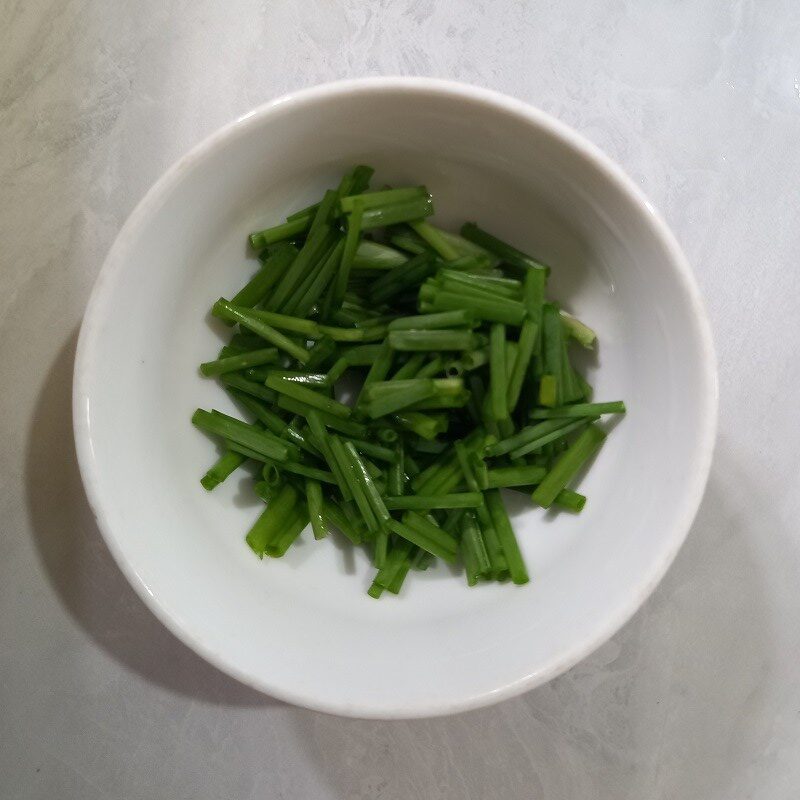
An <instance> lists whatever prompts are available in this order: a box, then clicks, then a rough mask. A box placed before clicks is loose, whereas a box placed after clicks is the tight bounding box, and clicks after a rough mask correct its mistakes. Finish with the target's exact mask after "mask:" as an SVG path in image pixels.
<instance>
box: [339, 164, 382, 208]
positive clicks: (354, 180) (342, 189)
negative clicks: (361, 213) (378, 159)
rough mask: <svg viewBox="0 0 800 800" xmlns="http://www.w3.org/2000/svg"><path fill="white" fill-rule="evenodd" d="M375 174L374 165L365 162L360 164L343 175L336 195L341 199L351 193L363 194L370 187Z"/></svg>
mask: <svg viewBox="0 0 800 800" xmlns="http://www.w3.org/2000/svg"><path fill="white" fill-rule="evenodd" d="M374 174H375V170H374V169H373V168H372V167H368V166H367V165H365V164H358V165H357V166H355V167H353V169H352V170H350V172H348V173H347V174H346V175H344V176H343V177H342V180H341V181H340V182H339V187H338V189H337V190H336V196H337V197H338V198H339V199H340V200H341V199H342V198H344V197H347V196H348V195H351V194H356V195H357V194H361V193H362V192H366V190H367V189H368V188H369V182H370V178H372V176H373V175H374Z"/></svg>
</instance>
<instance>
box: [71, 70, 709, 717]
mask: <svg viewBox="0 0 800 800" xmlns="http://www.w3.org/2000/svg"><path fill="white" fill-rule="evenodd" d="M383 92H401V93H407V94H419V95H422V96H425V95H428V96H447V97H449V98H456V99H460V100H463V101H466V102H470V103H475V104H479V105H482V106H488V107H490V108H491V109H492V110H494V111H496V112H501V113H505V114H508V115H511V116H514V117H516V118H517V119H520V120H521V121H524V122H526V123H527V124H529V125H531V126H533V127H536V128H539V129H541V130H542V131H543V132H544V133H545V134H548V135H550V136H552V137H554V138H556V139H558V140H560V141H561V142H562V143H564V144H566V145H567V146H568V147H569V148H570V150H571V151H572V152H573V153H574V154H575V155H577V156H578V157H580V158H584V159H586V160H587V161H589V162H591V163H592V164H593V165H594V166H595V167H596V168H598V169H599V170H600V171H601V173H602V174H603V176H604V178H605V179H606V180H608V181H609V182H611V183H612V184H614V185H615V186H616V188H617V189H618V190H619V191H620V192H621V193H622V194H623V195H624V196H626V197H627V198H628V199H629V200H630V201H631V204H632V205H633V206H635V207H636V208H638V210H639V211H640V212H641V213H642V216H643V217H644V218H645V219H647V220H649V223H650V226H651V229H652V233H653V235H654V237H655V238H656V239H657V240H658V241H659V243H660V244H661V245H662V246H663V248H664V250H665V252H666V253H667V255H668V260H669V264H670V267H671V269H672V272H673V276H674V278H675V279H676V280H677V281H678V283H679V284H680V288H681V289H682V291H683V292H684V295H685V296H686V297H687V299H688V302H689V305H690V310H691V314H692V317H693V319H694V322H695V324H696V329H697V333H698V344H699V353H698V356H699V361H700V366H701V370H702V372H701V377H702V381H703V382H704V384H705V386H706V391H705V392H703V396H702V397H701V398H700V400H699V409H698V411H699V425H700V431H701V434H700V436H699V437H698V439H697V444H696V458H695V459H694V462H693V464H692V466H691V477H690V480H689V481H688V489H687V491H686V494H685V496H684V499H683V504H682V509H681V514H680V516H679V518H678V522H677V523H676V524H675V525H674V526H673V528H672V531H671V535H670V537H671V538H670V541H669V547H666V548H665V549H664V550H663V554H662V556H661V558H660V560H657V561H654V563H653V564H651V565H650V568H649V570H648V571H647V572H645V573H643V574H642V576H641V578H640V579H639V580H638V582H637V583H636V584H635V585H634V586H632V587H631V592H630V598H629V600H628V601H627V603H625V604H623V605H622V607H621V608H619V609H617V610H616V613H614V614H611V615H609V616H608V617H607V618H606V619H605V620H604V622H603V623H600V624H598V625H597V626H596V628H595V630H594V635H593V636H592V637H590V638H586V639H584V640H582V641H580V642H576V643H575V644H574V645H573V646H572V648H571V649H570V650H568V651H562V652H560V653H555V654H554V655H553V657H552V659H551V660H550V661H549V663H547V664H546V665H545V666H543V667H541V668H539V669H537V670H536V671H535V672H533V673H531V674H528V675H524V676H521V677H519V678H518V679H516V680H514V681H512V682H510V683H507V684H505V685H503V686H499V687H497V688H496V689H494V690H491V691H488V692H483V693H479V694H475V695H470V696H466V697H463V698H460V699H458V700H452V699H447V700H440V701H439V700H437V701H434V702H431V701H430V698H428V699H426V701H425V702H424V704H422V703H420V704H418V705H410V704H408V703H406V704H402V705H391V703H389V704H387V705H382V706H381V707H380V708H378V709H376V708H372V707H370V706H367V705H358V704H354V703H353V702H352V701H349V700H347V699H343V698H340V699H338V700H337V699H336V698H335V697H334V698H320V697H316V696H309V695H307V694H304V693H303V692H300V691H295V690H294V689H292V688H286V687H283V686H280V685H275V684H273V683H272V682H270V680H268V679H264V678H263V677H262V676H260V675H256V674H253V673H251V672H249V671H247V670H243V669H240V668H239V667H238V666H237V665H236V663H234V661H233V660H229V659H228V658H226V656H225V654H223V653H219V652H217V651H216V650H214V649H213V648H211V647H210V646H208V645H207V644H206V643H205V642H204V641H203V640H202V639H201V638H199V637H198V636H197V635H196V634H194V633H192V632H190V631H188V630H187V629H186V628H184V627H183V624H182V622H181V621H180V620H179V619H178V618H176V617H175V616H173V615H172V613H171V612H170V611H169V609H167V608H165V607H164V606H163V605H162V604H161V603H160V601H159V599H158V597H157V596H156V595H155V594H154V593H153V592H152V591H151V589H150V588H149V587H148V586H147V584H146V583H145V582H144V580H143V579H142V578H141V576H140V575H139V574H138V573H137V572H136V570H135V568H134V566H133V564H132V563H131V561H129V559H128V557H127V555H126V552H125V547H124V544H123V542H122V540H120V539H118V538H117V536H116V535H115V533H114V531H112V529H111V526H110V524H109V522H108V518H107V515H106V512H105V507H106V504H107V503H108V502H109V501H108V500H107V499H104V497H103V496H102V495H101V492H100V489H99V483H98V480H97V476H96V473H95V470H96V465H95V461H94V454H93V450H92V443H91V436H90V424H89V420H90V406H89V403H90V392H89V390H90V385H91V380H92V375H93V372H94V370H95V368H96V360H95V358H94V354H95V351H96V348H97V342H98V336H99V333H100V327H101V326H100V318H101V316H102V313H103V310H104V308H105V306H106V303H107V299H108V291H109V285H110V282H111V281H110V279H111V277H112V275H114V274H116V272H117V271H118V270H119V269H121V268H122V263H123V261H124V256H125V252H126V250H127V249H128V247H129V246H130V243H131V242H132V241H133V240H135V238H136V236H137V234H138V231H139V229H140V227H141V225H142V223H143V222H144V221H145V220H146V219H147V217H148V216H149V215H150V214H151V213H152V212H154V211H155V210H157V208H158V206H159V205H160V204H161V201H162V198H163V197H164V196H165V195H166V194H168V193H169V191H170V190H171V189H172V187H173V186H174V185H176V184H177V183H179V182H180V181H181V180H182V178H183V176H184V175H185V174H186V173H187V172H189V171H191V170H192V169H193V167H194V165H195V164H196V163H198V162H200V161H202V160H204V159H206V158H208V157H209V156H211V155H212V154H214V153H215V152H216V151H218V150H219V149H221V148H223V147H225V146H226V145H227V144H228V143H229V142H230V141H231V140H233V139H235V138H236V136H237V134H238V133H239V132H241V131H243V130H244V129H245V128H247V127H249V126H250V125H252V124H253V123H255V122H260V121H262V120H264V119H266V118H267V117H269V116H270V115H272V114H274V113H275V112H276V111H278V110H282V109H285V108H287V107H295V108H299V107H303V106H310V105H313V104H315V103H317V102H319V101H325V100H330V99H332V98H335V97H337V96H343V95H358V94H374V93H383ZM718 391H719V390H718V379H717V367H716V357H715V353H714V345H713V340H712V335H711V326H710V323H709V320H708V317H707V315H706V311H705V308H704V305H703V301H702V299H701V296H700V291H699V289H698V287H697V284H696V282H695V278H694V275H693V273H692V270H691V268H690V266H689V264H688V262H687V260H686V258H685V256H684V254H683V252H682V250H681V248H680V246H679V244H678V242H677V240H676V238H675V236H674V235H673V234H672V232H671V231H670V229H669V228H668V226H667V224H666V223H665V221H664V220H663V218H662V217H661V215H660V214H659V213H658V212H657V211H656V209H655V208H654V206H653V205H652V203H650V201H649V200H648V199H647V197H646V196H645V195H644V193H643V192H642V191H641V190H640V189H639V187H638V186H636V185H635V184H634V182H633V180H632V179H631V178H630V177H628V176H627V175H626V174H625V173H624V172H623V170H622V169H621V167H619V166H618V165H617V164H615V163H614V162H613V161H612V160H611V159H610V158H609V157H608V156H607V155H606V154H605V153H604V152H603V151H602V150H600V148H599V147H597V146H596V145H594V144H592V143H591V142H590V141H588V140H587V139H585V138H584V137H583V136H582V135H580V134H579V133H577V132H576V131H574V130H573V129H572V128H570V127H569V126H568V125H567V124H565V123H563V122H561V121H560V120H558V119H556V118H554V117H552V116H550V115H549V114H547V113H545V112H544V111H541V110H539V109H538V108H536V107H534V106H532V105H529V104H528V103H525V102H523V101H522V100H518V99H516V98H513V97H509V96H508V95H505V94H502V93H500V92H497V91H494V90H490V89H485V88H480V87H476V86H472V85H470V84H465V83H460V82H457V81H450V80H442V79H438V78H424V77H371V78H357V79H349V80H340V81H333V82H329V83H323V84H319V85H316V86H312V87H309V88H304V89H300V90H298V91H293V92H289V93H287V94H284V95H281V96H280V97H277V98H275V99H273V100H271V101H269V102H266V103H264V104H262V105H260V106H258V107H256V108H254V109H253V110H251V111H249V112H247V113H246V114H243V115H242V116H240V117H238V118H237V119H235V120H233V121H232V122H229V123H228V124H226V125H224V126H222V127H221V128H219V129H217V130H216V131H215V132H213V133H212V134H210V135H209V136H208V137H206V138H205V139H203V140H202V141H201V142H199V143H198V144H196V145H195V146H194V147H192V148H191V149H190V150H189V151H188V153H186V154H185V155H184V156H182V157H181V158H179V159H178V160H177V161H176V162H175V163H174V164H173V165H172V166H171V167H169V168H168V169H167V171H166V172H165V173H163V175H162V176H161V177H160V178H159V179H158V180H156V181H155V183H154V184H153V185H152V186H151V187H150V189H148V191H147V192H146V193H145V195H144V197H143V198H142V199H141V200H140V201H139V203H138V204H137V205H136V207H135V208H134V210H133V211H132V212H131V214H130V216H129V217H128V219H127V221H126V222H125V224H124V225H123V227H122V228H121V230H120V232H119V234H118V235H117V237H116V239H115V241H114V243H113V244H112V246H111V248H110V250H109V252H108V255H107V256H106V259H105V261H104V263H103V265H102V267H101V269H100V271H99V273H98V275H97V278H96V280H95V284H94V287H93V289H92V292H91V295H90V298H89V302H88V304H87V307H86V311H85V313H84V317H83V322H82V324H81V328H80V334H79V336H78V344H77V348H76V355H75V367H74V374H73V392H72V411H73V432H74V436H75V448H76V453H77V460H78V466H79V469H80V473H81V478H82V481H83V485H84V489H85V491H86V496H87V499H88V502H89V506H90V508H91V510H92V513H93V516H94V519H95V522H96V523H97V526H98V528H99V530H100V532H101V534H102V536H103V539H104V540H105V543H106V546H107V547H108V549H109V550H110V552H111V554H112V556H113V558H114V560H115V561H116V563H117V565H118V566H119V568H120V570H121V571H122V573H123V575H124V576H125V577H126V578H127V580H128V582H129V583H130V584H131V586H132V587H133V588H134V590H135V591H136V593H137V594H138V595H139V597H140V598H141V599H142V600H143V601H144V603H145V605H146V606H147V607H148V609H149V610H150V611H151V612H152V613H153V614H154V615H155V616H156V618H157V619H158V620H159V621H160V622H161V623H162V624H163V625H165V626H166V627H167V629H168V630H170V631H171V633H173V634H174V635H175V636H176V637H177V638H178V639H179V640H180V641H181V642H183V644H185V645H186V646H188V647H189V648H191V649H192V650H193V651H194V652H196V653H197V654H198V655H200V656H201V657H202V658H204V659H205V660H206V661H208V662H209V663H211V664H212V665H214V666H215V667H217V668H218V669H220V670H221V671H222V672H224V673H226V674H227V675H230V676H232V677H234V678H236V679H237V680H239V681H241V682H242V683H244V684H245V685H248V686H250V687H252V688H254V689H256V690H258V691H261V692H264V693H266V694H268V695H271V696H273V697H276V698H278V699H280V700H283V701H286V702H288V703H292V704H294V705H298V706H302V707H305V708H309V709H313V710H316V711H323V712H327V713H331V714H338V715H344V716H351V717H359V718H375V719H408V718H411V719H413V718H422V717H434V716H444V715H448V714H454V713H458V712H463V711H467V710H470V709H474V708H480V707H483V706H487V705H491V704H494V703H497V702H499V701H501V700H504V699H507V698H510V697H513V696H515V695H518V694H521V693H523V692H526V691H529V690H530V689H533V688H535V687H536V686H539V685H541V684H543V683H546V682H547V681H549V680H551V679H553V678H554V677H556V676H557V675H560V674H561V673H563V672H565V671H566V670H568V669H569V668H571V667H572V666H574V665H575V664H577V663H578V662H579V661H581V660H582V659H583V658H585V657H586V656H588V655H589V654H590V653H591V652H593V651H594V650H595V649H597V648H598V647H600V645H602V644H604V643H605V642H606V641H608V639H610V638H611V637H612V636H613V635H614V634H615V633H616V632H617V631H618V630H619V629H620V628H621V627H622V626H623V625H624V624H625V623H626V622H627V621H628V620H629V619H630V618H631V617H632V616H633V615H634V614H635V613H636V611H637V610H638V609H639V608H640V607H641V605H642V604H643V603H644V602H645V600H647V598H648V597H649V595H650V594H651V593H652V591H653V590H654V589H655V587H656V586H657V585H658V583H659V582H660V580H661V579H662V578H663V576H664V574H665V573H666V571H667V569H668V568H669V566H670V565H671V564H672V562H673V560H674V559H675V556H676V555H677V553H678V550H679V549H680V547H681V545H682V544H683V542H684V540H685V539H686V536H687V535H688V533H689V530H690V528H691V526H692V523H693V521H694V518H695V516H696V514H697V510H698V508H699V505H700V501H701V500H702V497H703V494H704V492H705V486H706V483H707V480H708V475H709V472H710V469H711V461H712V457H713V451H714V444H715V440H716V430H717V408H718Z"/></svg>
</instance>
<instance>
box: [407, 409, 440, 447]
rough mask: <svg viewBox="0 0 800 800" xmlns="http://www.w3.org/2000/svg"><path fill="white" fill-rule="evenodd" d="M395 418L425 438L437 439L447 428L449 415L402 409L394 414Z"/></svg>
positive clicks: (409, 429)
mask: <svg viewBox="0 0 800 800" xmlns="http://www.w3.org/2000/svg"><path fill="white" fill-rule="evenodd" d="M394 420H395V422H397V424H398V425H400V426H401V427H402V428H405V429H406V430H408V431H412V432H413V433H416V434H417V436H421V437H422V438H423V439H428V440H431V439H435V438H436V436H437V435H438V434H440V433H444V432H445V431H446V430H447V424H448V423H447V417H444V416H441V415H435V416H434V415H432V414H423V413H421V412H419V411H402V412H401V413H399V414H395V415H394Z"/></svg>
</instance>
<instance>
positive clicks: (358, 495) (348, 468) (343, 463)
mask: <svg viewBox="0 0 800 800" xmlns="http://www.w3.org/2000/svg"><path fill="white" fill-rule="evenodd" d="M330 442H331V450H332V452H333V456H334V458H335V459H336V461H337V463H338V465H339V469H340V471H341V473H342V475H343V476H344V478H345V480H346V481H347V485H348V488H349V489H350V494H351V495H352V496H353V500H354V501H355V504H356V506H357V507H358V510H359V512H360V513H361V517H362V518H363V520H364V523H365V525H366V526H367V530H368V531H370V532H371V533H375V531H377V530H378V527H379V526H378V521H377V519H376V517H375V512H374V511H373V510H372V506H371V505H370V503H369V500H368V499H367V495H366V492H365V490H364V485H363V482H362V481H361V480H359V477H358V476H357V475H356V467H355V464H354V463H353V462H352V461H351V460H350V457H349V455H348V454H347V450H346V449H345V446H344V443H343V442H342V440H341V439H340V438H339V437H338V436H331V438H330Z"/></svg>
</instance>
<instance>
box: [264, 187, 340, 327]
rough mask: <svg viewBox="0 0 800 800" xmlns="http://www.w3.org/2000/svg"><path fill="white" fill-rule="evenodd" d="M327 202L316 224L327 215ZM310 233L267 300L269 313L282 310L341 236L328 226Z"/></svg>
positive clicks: (319, 211)
mask: <svg viewBox="0 0 800 800" xmlns="http://www.w3.org/2000/svg"><path fill="white" fill-rule="evenodd" d="M325 205H326V203H325V201H324V200H323V202H322V203H321V204H320V207H319V210H318V211H317V216H316V217H315V222H316V220H317V219H319V218H321V216H324V214H325V210H326V209H325V208H324V206H325ZM313 228H314V225H313V224H312V230H311V231H309V234H308V238H307V239H306V243H305V244H304V245H303V247H302V248H301V250H300V252H299V253H298V255H297V258H295V260H294V261H293V262H292V265H291V266H290V267H289V269H288V270H286V273H285V274H284V275H283V277H282V278H281V280H280V281H279V282H278V284H277V285H276V286H275V288H274V291H273V292H272V293H271V294H270V296H269V297H268V298H267V300H266V302H265V303H264V305H265V306H266V308H267V310H269V311H277V309H279V308H282V307H283V305H284V303H285V302H286V301H287V300H288V299H289V297H290V296H291V294H292V292H293V291H294V290H295V289H296V288H297V287H298V286H299V285H300V284H301V283H302V282H303V279H304V278H305V277H306V276H307V275H308V273H309V272H311V271H312V270H313V268H314V266H315V265H316V264H317V262H318V261H319V260H320V259H321V258H323V257H324V256H325V254H326V253H328V252H329V251H330V249H331V247H333V246H334V244H335V243H336V241H337V239H338V238H339V234H338V233H337V232H335V231H333V230H331V229H330V228H329V226H328V225H327V224H324V225H321V226H320V227H319V228H317V229H316V230H313Z"/></svg>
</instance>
